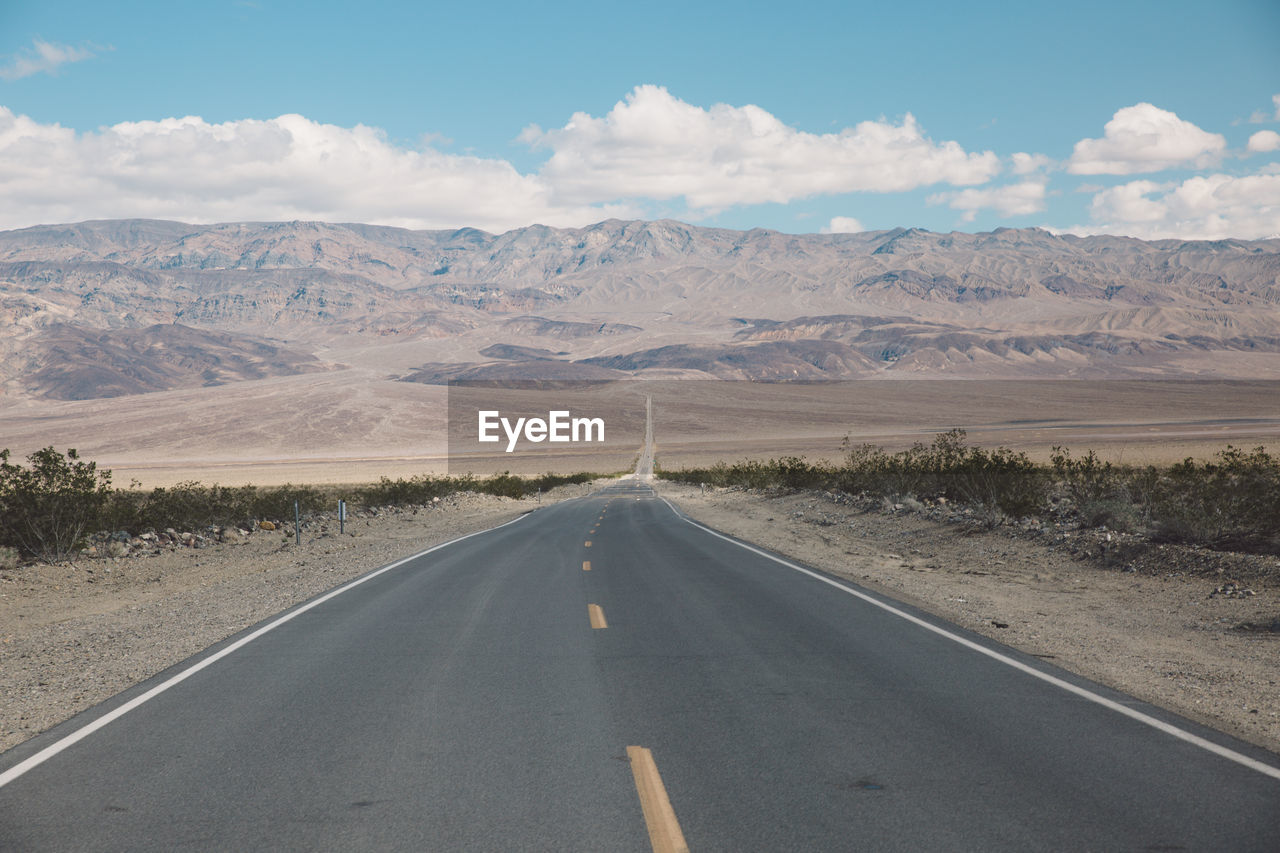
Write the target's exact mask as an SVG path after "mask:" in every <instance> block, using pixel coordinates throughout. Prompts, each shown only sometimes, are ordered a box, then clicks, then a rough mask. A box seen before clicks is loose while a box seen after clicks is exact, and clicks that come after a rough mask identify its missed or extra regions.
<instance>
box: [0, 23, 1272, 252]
mask: <svg viewBox="0 0 1280 853" xmlns="http://www.w3.org/2000/svg"><path fill="white" fill-rule="evenodd" d="M126 217H145V218H155V219H174V220H180V221H184V222H200V223H207V222H225V221H246V220H253V221H263V220H293V219H306V220H324V221H330V222H370V223H379V224H386V225H396V226H402V227H409V228H460V227H475V228H481V229H484V230H486V231H490V232H501V231H505V230H508V229H512V228H518V227H522V226H526V225H531V224H534V223H541V224H545V225H553V226H561V227H580V226H584V225H588V224H591V223H594V222H598V221H600V220H603V219H608V218H611V217H618V218H637V219H658V218H672V219H678V220H681V221H684V222H689V223H692V224H696V225H705V226H717V227H726V228H736V229H749V228H770V229H775V230H778V231H783V232H788V233H809V232H841V231H864V230H880V229H888V228H894V227H921V228H927V229H930V230H933V231H951V230H959V231H968V232H974V231H987V230H991V229H993V228H997V227H1015V228H1016V227H1031V226H1037V227H1043V228H1047V229H1049V230H1052V231H1057V232H1062V231H1069V232H1073V233H1077V234H1089V233H1112V234H1125V235H1129V236H1135V237H1141V238H1147V239H1155V238H1165V237H1177V238H1184V239H1219V238H1224V237H1237V238H1243V239H1257V238H1266V237H1274V236H1280V2H1276V0H1219V2H1215V3H1204V2H1200V3H1191V2H1181V0H1162V2H1125V0H1109V2H1095V1H1094V0H1076V2H1072V3H1043V2H1041V3H1037V2H1030V3H1019V4H1014V3H1009V2H1003V0H1002V2H965V3H956V2H954V0H951V2H914V3H910V4H904V3H885V2H883V0H881V2H877V3H858V2H825V0H822V2H814V1H813V0H792V2H788V3H769V4H764V3H754V2H744V0H737V2H732V3H729V2H696V0H695V1H694V2H691V0H683V2H668V1H667V0H649V2H644V3H626V4H612V3H601V2H599V0H595V1H594V2H590V3H586V2H562V3H542V4H538V3H530V2H528V0H524V2H506V0H493V2H488V3H486V4H483V5H472V4H462V3H457V2H452V3H447V4H446V3H436V2H391V1H390V0H365V1H364V2H360V3H336V2H323V0H314V2H282V1H281V0H186V2H174V0H166V2H151V1H150V0H115V2H112V3H103V2H101V0H91V2H80V0H66V2H63V0H38V2H37V1H36V0H0V228H3V229H10V228H22V227H27V226H31V225H36V224H49V223H63V222H78V221H83V220H89V219H111V218H126Z"/></svg>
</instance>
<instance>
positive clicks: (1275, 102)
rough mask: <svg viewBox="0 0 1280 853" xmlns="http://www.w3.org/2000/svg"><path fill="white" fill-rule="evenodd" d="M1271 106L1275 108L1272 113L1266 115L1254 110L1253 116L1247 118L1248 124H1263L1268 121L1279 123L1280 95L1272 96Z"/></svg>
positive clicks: (1261, 111)
mask: <svg viewBox="0 0 1280 853" xmlns="http://www.w3.org/2000/svg"><path fill="white" fill-rule="evenodd" d="M1271 104H1272V106H1273V107H1275V110H1274V111H1273V112H1272V113H1270V114H1268V113H1266V112H1264V111H1263V110H1254V111H1253V114H1252V115H1250V116H1249V123H1250V124H1263V123H1264V122H1268V121H1280V95H1272V96H1271Z"/></svg>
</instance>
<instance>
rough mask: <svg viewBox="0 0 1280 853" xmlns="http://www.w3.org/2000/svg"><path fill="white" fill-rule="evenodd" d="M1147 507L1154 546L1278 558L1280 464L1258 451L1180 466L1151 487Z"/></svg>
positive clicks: (1234, 451) (1225, 453)
mask: <svg viewBox="0 0 1280 853" xmlns="http://www.w3.org/2000/svg"><path fill="white" fill-rule="evenodd" d="M1150 501H1151V505H1150V513H1151V519H1152V526H1153V529H1152V536H1153V538H1155V539H1157V540H1162V541H1170V542H1187V543H1193V544H1202V545H1209V546H1212V547H1215V548H1229V549H1233V550H1244V551H1258V552H1269V553H1280V533H1278V531H1277V519H1280V460H1277V459H1276V458H1274V457H1272V456H1271V455H1270V454H1268V453H1267V452H1266V450H1265V449H1263V448H1261V447H1259V448H1257V449H1255V450H1254V451H1253V452H1252V453H1245V452H1244V451H1242V450H1240V449H1239V448H1236V447H1231V446H1228V447H1227V448H1226V449H1225V450H1221V451H1219V452H1218V453H1217V454H1215V457H1214V461H1211V462H1196V461H1195V460H1194V459H1186V460H1184V461H1182V462H1179V463H1178V464H1177V465H1174V466H1173V467H1172V468H1170V469H1169V470H1168V471H1167V472H1165V473H1164V475H1163V476H1161V477H1160V478H1159V479H1158V480H1157V481H1156V482H1155V483H1154V485H1153V487H1152V489H1151V496H1150Z"/></svg>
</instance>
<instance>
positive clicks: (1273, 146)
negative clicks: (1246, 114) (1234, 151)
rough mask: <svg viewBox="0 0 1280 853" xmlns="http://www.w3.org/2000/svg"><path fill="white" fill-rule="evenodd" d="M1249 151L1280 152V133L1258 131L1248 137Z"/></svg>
mask: <svg viewBox="0 0 1280 853" xmlns="http://www.w3.org/2000/svg"><path fill="white" fill-rule="evenodd" d="M1248 147H1249V150H1250V151H1253V152H1255V153H1260V152H1266V151H1276V150H1280V133H1276V132H1275V131H1274V130H1260V131H1258V132H1257V133H1255V134H1254V135H1253V136H1250V137H1249V146H1248Z"/></svg>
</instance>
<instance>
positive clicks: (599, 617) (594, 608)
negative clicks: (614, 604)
mask: <svg viewBox="0 0 1280 853" xmlns="http://www.w3.org/2000/svg"><path fill="white" fill-rule="evenodd" d="M587 618H588V619H590V620H591V627H592V628H608V627H609V623H608V622H606V621H604V611H603V610H601V609H600V605H599V604H588V605H587Z"/></svg>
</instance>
